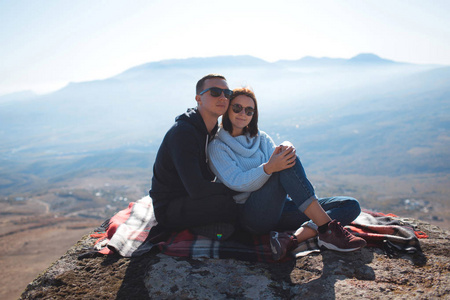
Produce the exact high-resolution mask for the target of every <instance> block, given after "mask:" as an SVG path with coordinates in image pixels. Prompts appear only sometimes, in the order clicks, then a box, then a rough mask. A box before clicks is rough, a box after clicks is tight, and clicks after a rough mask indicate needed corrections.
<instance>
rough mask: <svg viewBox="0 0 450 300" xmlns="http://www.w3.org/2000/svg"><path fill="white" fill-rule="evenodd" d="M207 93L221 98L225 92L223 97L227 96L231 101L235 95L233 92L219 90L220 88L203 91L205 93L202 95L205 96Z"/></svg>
mask: <svg viewBox="0 0 450 300" xmlns="http://www.w3.org/2000/svg"><path fill="white" fill-rule="evenodd" d="M207 91H210V92H209V93H210V95H211V96H213V97H220V95H222V92H223V95H224V96H225V98H227V99H230V98H231V95H233V91H232V90H229V89H221V88H218V87H210V88H208V89H206V90H203V91H201V92H200V95H203V94H204V93H206V92H207Z"/></svg>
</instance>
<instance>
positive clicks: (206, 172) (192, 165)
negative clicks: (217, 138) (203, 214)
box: [150, 108, 231, 211]
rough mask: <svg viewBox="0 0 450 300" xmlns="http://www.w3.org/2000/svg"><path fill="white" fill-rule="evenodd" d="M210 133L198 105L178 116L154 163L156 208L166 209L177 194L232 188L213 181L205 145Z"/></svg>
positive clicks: (200, 195) (215, 192)
mask: <svg viewBox="0 0 450 300" xmlns="http://www.w3.org/2000/svg"><path fill="white" fill-rule="evenodd" d="M217 128H218V126H217V124H216V126H215V127H214V129H213V131H212V132H211V135H209V134H208V130H207V129H206V125H205V122H204V121H203V118H202V116H201V115H200V113H199V112H198V110H197V109H196V108H193V109H188V110H187V112H186V113H184V114H182V115H180V116H178V117H176V118H175V124H174V125H173V126H172V127H171V128H170V129H169V131H168V132H167V133H166V135H165V137H164V139H163V141H162V143H161V146H160V148H159V150H158V154H157V155H156V160H155V164H154V166H153V178H152V188H151V190H150V197H151V198H152V200H153V206H154V208H155V210H158V211H160V210H161V209H162V210H164V208H163V207H164V206H166V205H167V203H168V202H169V201H170V200H172V199H176V198H184V197H189V198H192V199H196V198H204V197H208V196H211V195H219V194H222V195H225V194H229V193H230V192H231V190H230V189H228V188H227V187H226V186H225V185H223V184H221V183H216V182H212V180H213V179H214V177H215V176H214V174H213V173H212V172H211V171H210V169H209V167H208V163H207V156H206V145H207V143H208V142H209V141H210V140H211V139H212V137H214V135H215V133H216V132H217Z"/></svg>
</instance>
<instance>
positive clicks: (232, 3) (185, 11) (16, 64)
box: [0, 0, 450, 95]
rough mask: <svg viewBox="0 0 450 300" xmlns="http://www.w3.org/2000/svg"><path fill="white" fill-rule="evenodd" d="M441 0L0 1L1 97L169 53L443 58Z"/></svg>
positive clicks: (449, 39) (449, 38)
mask: <svg viewBox="0 0 450 300" xmlns="http://www.w3.org/2000/svg"><path fill="white" fill-rule="evenodd" d="M449 15H450V1H448V0H430V1H425V0H367V1H365V0H345V1H344V0H341V1H339V0H324V1H321V0H310V1H304V0H291V1H288V0H272V1H264V0H254V1H253V0H250V1H245V0H227V1H217V0H179V1H175V0H70V1H69V0H40V1H37V0H0V95H3V94H7V93H11V92H15V91H21V90H33V91H35V92H37V93H46V92H49V91H53V90H56V89H58V88H61V87H62V86H64V85H65V84H67V83H68V82H80V81H88V80H95V79H103V78H107V77H110V76H113V75H116V74H118V73H120V72H122V71H124V70H126V69H128V68H130V67H133V66H136V65H140V64H143V63H147V62H152V61H159V60H163V59H171V58H188V57H205V56H219V55H241V54H245V55H252V56H255V57H258V58H262V59H264V60H266V61H269V62H273V61H277V60H280V59H300V58H302V57H304V56H315V57H324V56H326V57H340V58H350V57H353V56H355V55H357V54H359V53H368V52H370V53H374V54H377V55H379V56H381V57H383V58H387V59H392V60H396V61H403V62H412V63H419V64H429V63H431V64H444V65H450V18H449V17H448V16H449Z"/></svg>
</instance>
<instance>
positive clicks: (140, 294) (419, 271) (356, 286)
mask: <svg viewBox="0 0 450 300" xmlns="http://www.w3.org/2000/svg"><path fill="white" fill-rule="evenodd" d="M415 223H416V224H417V225H418V227H419V229H420V230H422V231H424V232H425V233H427V234H428V235H429V238H427V239H421V246H422V250H423V253H416V254H398V255H397V256H394V257H388V256H387V255H385V253H384V252H383V250H381V249H378V248H363V249H361V250H359V251H356V252H352V253H338V252H333V251H323V252H321V253H317V254H310V255H308V256H305V257H301V258H298V259H296V260H291V261H287V262H283V263H270V264H268V263H253V262H246V261H238V260H234V259H191V258H182V257H171V256H167V255H163V254H161V253H159V252H158V251H157V250H153V251H151V252H149V253H147V254H145V255H143V256H140V257H134V258H124V257H121V256H119V255H109V256H93V257H89V258H83V259H79V258H78V257H79V255H80V254H82V253H85V252H86V251H87V250H88V249H89V248H90V247H92V244H93V241H94V240H93V239H92V238H90V237H89V235H86V236H84V237H83V238H82V239H81V240H80V241H78V242H77V243H76V244H75V245H74V246H73V247H72V248H70V249H69V250H68V251H67V253H66V254H64V255H63V256H62V257H61V258H60V259H59V260H57V261H56V262H54V263H53V264H52V265H51V266H50V267H49V268H48V269H47V270H45V271H44V272H43V273H42V274H41V275H39V276H38V277H37V278H36V279H35V280H34V281H33V282H31V283H30V284H29V285H28V286H27V288H26V289H25V291H24V292H23V293H22V295H21V297H20V299H314V300H317V299H356V298H360V299H368V298H370V299H438V298H450V274H449V273H450V253H449V251H448V249H449V248H450V235H449V234H450V232H448V231H445V230H442V229H440V228H438V227H436V226H434V225H431V224H428V223H424V222H421V221H417V220H415Z"/></svg>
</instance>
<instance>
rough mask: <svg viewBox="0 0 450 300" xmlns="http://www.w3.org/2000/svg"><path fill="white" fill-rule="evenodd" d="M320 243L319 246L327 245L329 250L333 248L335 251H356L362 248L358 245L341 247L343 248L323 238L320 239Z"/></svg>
mask: <svg viewBox="0 0 450 300" xmlns="http://www.w3.org/2000/svg"><path fill="white" fill-rule="evenodd" d="M318 244H319V247H325V248H327V249H328V250H333V251H338V252H352V251H356V250H359V249H361V248H362V247H357V248H348V249H341V248H338V247H336V246H335V245H333V244H330V243H327V242H324V241H322V240H319V242H318Z"/></svg>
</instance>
